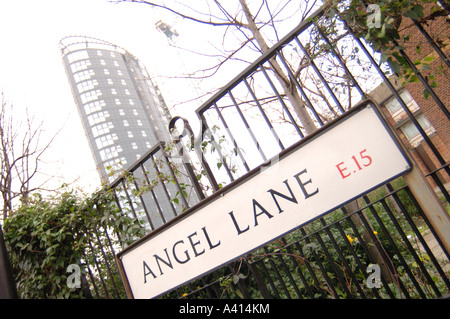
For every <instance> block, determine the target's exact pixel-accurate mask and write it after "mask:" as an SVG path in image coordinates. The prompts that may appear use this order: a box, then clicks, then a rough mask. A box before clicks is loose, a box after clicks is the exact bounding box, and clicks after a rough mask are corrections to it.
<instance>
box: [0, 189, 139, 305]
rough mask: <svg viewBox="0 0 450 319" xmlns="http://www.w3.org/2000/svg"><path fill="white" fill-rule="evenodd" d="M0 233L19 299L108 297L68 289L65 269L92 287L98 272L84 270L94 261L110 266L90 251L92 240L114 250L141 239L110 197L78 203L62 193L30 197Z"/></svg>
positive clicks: (97, 196)
mask: <svg viewBox="0 0 450 319" xmlns="http://www.w3.org/2000/svg"><path fill="white" fill-rule="evenodd" d="M3 229H4V237H5V242H6V245H7V247H8V248H9V252H10V262H11V265H12V268H13V273H14V276H15V280H16V285H17V291H18V294H19V296H20V298H23V299H31V298H33V299H36V298H45V299H47V298H86V297H90V296H92V295H95V297H97V298H105V297H109V295H108V293H107V291H106V290H105V289H103V290H100V289H96V290H95V292H93V291H92V287H89V286H86V282H87V281H84V283H85V284H84V286H82V287H79V288H70V286H71V285H68V277H69V276H70V275H71V272H68V270H67V267H68V266H69V265H71V264H75V265H78V266H79V267H80V270H81V276H83V277H84V278H87V277H89V279H90V281H91V282H92V280H95V279H96V278H92V276H94V277H95V276H100V275H99V272H98V271H97V272H95V271H94V272H90V273H89V274H88V272H87V267H88V266H91V269H95V267H94V266H93V260H94V258H95V259H96V260H97V261H100V262H101V263H102V264H103V265H104V264H106V263H108V264H109V265H112V267H115V260H114V255H113V254H112V253H111V252H107V253H105V254H100V253H98V250H97V252H96V248H97V249H98V244H97V243H98V240H100V241H103V242H104V243H106V241H110V242H111V244H112V246H114V245H116V247H120V246H117V245H119V244H129V243H131V242H132V241H133V240H134V239H135V238H136V237H140V236H141V235H142V228H141V227H140V226H139V225H138V224H137V223H136V222H133V221H132V220H131V219H130V218H129V217H128V216H125V215H123V214H122V213H120V211H119V210H118V208H117V206H116V204H115V201H114V197H113V194H112V193H110V192H106V191H103V192H100V193H97V194H95V195H93V196H91V197H88V198H83V196H81V195H79V194H78V193H76V192H74V191H69V190H66V189H64V190H63V193H62V194H60V195H58V196H53V197H50V198H43V197H42V196H41V195H40V194H36V195H34V196H33V198H32V199H31V200H30V201H29V202H28V203H27V204H24V205H22V206H21V207H19V208H18V209H17V210H16V211H15V212H14V213H12V214H11V216H10V217H9V218H8V219H7V220H5V223H4V226H3ZM106 230H107V232H108V234H109V236H108V238H106V237H105V233H106ZM119 238H120V240H121V241H120V243H119ZM94 243H95V244H94ZM105 247H107V245H105ZM115 273H117V271H115ZM69 279H70V278H69ZM97 279H98V278H97ZM112 280H116V281H118V278H107V281H110V283H109V284H111V285H115V286H118V285H117V284H116V283H112V282H111V281H112ZM107 285H108V282H107ZM82 288H83V289H82ZM122 293H123V292H122Z"/></svg>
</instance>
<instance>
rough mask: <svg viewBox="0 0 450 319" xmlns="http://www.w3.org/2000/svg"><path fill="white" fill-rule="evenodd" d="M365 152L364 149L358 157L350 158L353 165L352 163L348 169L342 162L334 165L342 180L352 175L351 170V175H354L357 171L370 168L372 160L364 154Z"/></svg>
mask: <svg viewBox="0 0 450 319" xmlns="http://www.w3.org/2000/svg"><path fill="white" fill-rule="evenodd" d="M366 152H367V149H364V150H362V151H361V152H359V157H358V156H356V155H353V156H352V157H351V158H352V160H353V163H354V164H355V165H353V163H352V165H351V166H350V168H349V167H347V166H346V164H344V162H340V163H339V164H337V165H336V167H337V169H338V171H339V173H341V176H342V178H343V179H344V178H347V177H349V176H350V175H351V174H352V173H351V171H352V169H353V173H356V172H357V171H360V170H362V169H364V167H367V166H370V165H371V164H372V158H371V157H370V156H369V155H367V154H365V153H366Z"/></svg>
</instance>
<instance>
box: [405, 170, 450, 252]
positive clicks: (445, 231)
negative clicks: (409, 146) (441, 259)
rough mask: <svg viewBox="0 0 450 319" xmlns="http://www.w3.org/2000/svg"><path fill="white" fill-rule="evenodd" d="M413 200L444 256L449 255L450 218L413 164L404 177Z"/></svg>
mask: <svg viewBox="0 0 450 319" xmlns="http://www.w3.org/2000/svg"><path fill="white" fill-rule="evenodd" d="M404 178H405V181H406V183H407V184H408V186H409V188H410V190H411V192H412V193H413V194H414V197H415V199H416V200H417V202H418V203H419V205H420V206H421V207H422V210H423V212H424V214H425V215H426V217H427V218H428V220H429V222H430V224H431V225H432V226H433V229H434V231H435V232H436V235H437V237H438V238H437V239H438V240H439V241H440V244H441V246H442V248H445V250H446V254H447V255H449V254H450V216H449V214H448V213H447V212H446V210H445V208H444V206H443V205H442V203H441V202H440V201H439V198H438V197H437V195H436V193H435V192H434V191H433V189H432V188H431V186H430V185H429V184H428V182H427V181H426V179H425V176H424V175H423V174H422V172H421V171H420V169H419V168H418V167H417V166H416V164H415V163H414V162H413V168H412V170H411V171H410V172H409V173H408V174H406V175H405V176H404Z"/></svg>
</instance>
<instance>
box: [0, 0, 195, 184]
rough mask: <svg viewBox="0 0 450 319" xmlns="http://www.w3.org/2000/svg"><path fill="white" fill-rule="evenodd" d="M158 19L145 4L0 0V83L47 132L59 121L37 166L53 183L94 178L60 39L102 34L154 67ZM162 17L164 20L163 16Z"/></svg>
mask: <svg viewBox="0 0 450 319" xmlns="http://www.w3.org/2000/svg"><path fill="white" fill-rule="evenodd" d="M160 18H163V19H164V16H162V15H161V11H157V10H155V9H152V8H151V7H150V6H148V5H143V4H136V3H120V4H113V3H109V2H108V1H107V0H21V1H1V2H0V41H1V42H0V43H1V45H0V48H1V49H0V89H1V90H3V91H4V92H5V93H6V96H7V98H8V99H9V100H10V101H11V102H12V103H13V104H14V107H15V110H17V114H18V115H19V114H21V113H22V111H20V110H23V108H24V107H28V109H29V110H30V113H31V114H33V115H36V116H37V117H38V119H41V120H43V121H44V123H45V127H46V129H47V130H48V134H49V136H50V135H52V134H54V132H56V131H57V130H58V129H59V128H61V127H62V131H61V133H60V134H59V135H58V137H57V140H56V141H55V142H54V143H53V146H52V149H51V152H48V153H47V157H46V160H47V162H48V165H47V167H45V168H44V171H45V172H47V173H48V174H53V175H55V176H59V177H61V179H55V180H54V183H56V184H58V185H59V183H62V182H67V183H71V182H73V181H75V180H77V179H78V178H79V179H78V180H77V182H76V183H75V185H78V186H80V187H82V188H85V189H86V190H89V191H90V190H93V189H95V188H96V187H97V186H98V185H99V180H98V176H97V175H98V174H97V173H96V171H95V166H94V162H93V159H92V157H91V153H90V150H89V148H88V144H87V141H86V139H85V136H84V132H83V130H82V127H81V123H80V120H79V118H78V114H77V110H76V107H75V104H74V100H73V97H72V94H71V91H70V87H69V85H68V81H67V78H66V74H65V71H64V68H63V64H62V61H61V54H60V50H59V41H60V40H61V39H62V38H63V37H66V36H70V35H87V36H92V37H97V38H100V39H104V40H106V41H109V42H112V43H115V44H117V45H119V46H121V47H124V48H125V49H127V50H128V51H129V52H131V53H132V54H134V55H135V56H136V57H137V58H138V59H140V60H141V61H142V62H143V63H144V64H145V66H146V67H147V69H148V70H149V71H151V70H152V68H153V67H154V62H155V61H157V62H158V63H157V66H158V67H162V66H163V64H164V63H166V62H167V63H169V62H170V61H168V60H167V59H164V58H161V54H163V55H162V56H164V53H163V52H161V51H162V50H161V43H163V42H164V41H165V39H164V38H163V37H161V34H158V32H157V31H156V30H155V27H154V24H155V22H156V21H158V19H160ZM164 21H167V22H171V21H170V18H167V19H164ZM172 22H173V23H176V21H172ZM196 36H197V38H198V34H197V35H196ZM158 41H159V42H158Z"/></svg>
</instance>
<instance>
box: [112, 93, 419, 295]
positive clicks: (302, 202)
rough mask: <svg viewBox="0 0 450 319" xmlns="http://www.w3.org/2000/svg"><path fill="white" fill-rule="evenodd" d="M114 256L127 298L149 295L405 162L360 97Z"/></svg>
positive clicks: (319, 211)
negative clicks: (342, 112)
mask: <svg viewBox="0 0 450 319" xmlns="http://www.w3.org/2000/svg"><path fill="white" fill-rule="evenodd" d="M274 162H275V164H274V165H272V166H269V167H267V166H261V167H258V168H257V169H255V170H253V171H251V172H249V173H248V174H247V175H245V176H243V177H242V178H240V179H238V180H237V181H235V182H234V183H233V184H231V185H229V186H227V187H225V188H223V189H221V190H220V191H218V192H217V193H215V194H214V195H212V196H210V197H209V198H207V199H206V200H204V201H202V202H200V203H199V204H198V205H196V206H194V207H192V208H191V209H189V210H188V211H186V212H185V213H184V214H182V215H180V216H179V217H177V218H175V219H173V220H172V221H170V222H169V223H167V224H165V225H164V226H163V227H161V228H159V229H157V230H155V231H154V232H152V233H150V234H149V235H148V236H146V237H144V238H142V239H140V240H139V241H137V242H136V243H134V244H132V245H131V246H129V247H127V248H126V249H124V250H123V251H122V252H120V253H119V254H118V255H117V261H118V264H119V268H120V269H121V274H122V279H123V281H124V283H125V285H126V286H127V291H128V294H129V297H132V298H154V297H157V296H159V295H161V294H163V293H165V292H167V291H169V290H172V289H173V288H176V287H178V286H181V285H183V284H185V283H187V282H189V281H191V280H193V279H195V278H198V277H200V276H202V275H204V274H206V273H208V272H210V271H212V270H214V269H217V268H218V267H220V266H222V265H224V264H226V263H228V262H230V261H232V260H234V259H236V258H238V257H239V256H242V255H244V254H246V253H248V252H250V251H252V250H254V249H256V248H258V247H261V246H263V245H264V244H266V243H268V242H270V241H272V240H274V239H276V238H278V237H280V236H282V235H284V234H286V233H288V232H290V231H292V230H294V229H295V228H298V227H300V226H302V225H304V224H306V223H308V222H310V221H311V220H314V219H317V218H319V217H320V216H323V215H324V214H327V213H329V212H331V211H333V210H335V209H337V208H339V207H340V206H342V205H344V204H346V203H348V202H350V201H351V200H353V199H355V198H358V197H360V196H361V195H362V194H364V193H366V192H369V191H371V190H373V189H375V188H376V187H378V186H380V185H383V184H384V183H386V182H388V181H390V180H392V179H394V178H396V177H398V176H401V175H403V174H404V173H405V172H407V171H409V170H410V168H411V163H410V162H409V159H408V157H407V156H406V155H405V154H404V153H403V149H402V148H401V146H400V145H399V144H398V141H397V139H396V138H395V137H394V136H393V135H392V133H391V131H390V129H389V128H388V126H387V124H386V123H385V122H384V119H383V117H382V115H381V113H380V112H379V110H378V109H377V108H376V107H375V106H374V105H373V104H372V103H371V102H370V101H366V102H364V103H362V104H361V105H359V106H358V107H355V108H354V109H352V110H351V111H349V112H348V113H346V114H345V115H343V116H342V117H340V118H339V119H337V120H335V121H334V122H332V123H330V124H328V125H326V126H325V127H323V128H321V129H320V130H318V131H317V132H315V133H314V134H311V135H310V136H308V137H306V138H304V139H303V140H302V141H300V142H299V143H297V144H295V145H293V146H292V147H290V148H289V149H286V150H285V151H283V152H282V153H281V154H280V156H279V159H278V161H274Z"/></svg>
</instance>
